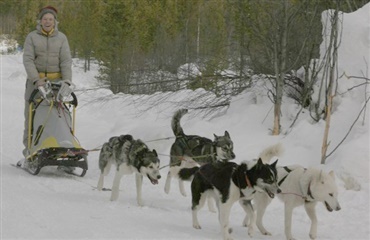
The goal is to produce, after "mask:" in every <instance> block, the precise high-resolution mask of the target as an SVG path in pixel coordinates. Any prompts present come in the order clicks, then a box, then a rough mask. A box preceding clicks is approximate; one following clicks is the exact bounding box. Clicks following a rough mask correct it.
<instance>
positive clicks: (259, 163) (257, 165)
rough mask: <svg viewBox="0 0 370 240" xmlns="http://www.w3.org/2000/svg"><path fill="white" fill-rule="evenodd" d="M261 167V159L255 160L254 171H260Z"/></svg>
mask: <svg viewBox="0 0 370 240" xmlns="http://www.w3.org/2000/svg"><path fill="white" fill-rule="evenodd" d="M262 165H263V162H262V159H261V158H259V159H258V160H257V164H256V169H257V170H258V169H260V168H261V167H262Z"/></svg>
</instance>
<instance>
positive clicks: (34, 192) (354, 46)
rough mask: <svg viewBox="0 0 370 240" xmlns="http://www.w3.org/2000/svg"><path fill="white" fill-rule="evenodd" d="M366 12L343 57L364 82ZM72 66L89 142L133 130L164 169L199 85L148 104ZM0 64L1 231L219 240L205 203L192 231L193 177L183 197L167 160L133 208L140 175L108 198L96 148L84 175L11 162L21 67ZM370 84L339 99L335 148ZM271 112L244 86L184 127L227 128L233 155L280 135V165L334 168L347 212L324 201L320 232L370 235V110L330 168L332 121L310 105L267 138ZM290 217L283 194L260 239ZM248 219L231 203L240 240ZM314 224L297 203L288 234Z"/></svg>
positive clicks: (288, 108) (343, 67) (349, 19)
mask: <svg viewBox="0 0 370 240" xmlns="http://www.w3.org/2000/svg"><path fill="white" fill-rule="evenodd" d="M369 11H370V4H367V5H366V6H365V7H364V8H362V9H360V10H359V11H357V12H356V13H352V14H345V16H344V34H343V41H342V45H341V47H340V51H339V58H340V62H339V64H340V71H346V73H347V75H357V76H363V75H365V76H367V77H368V78H369V74H368V72H367V71H368V67H369V65H368V64H369V60H370V59H369V54H370V24H369V23H370V19H369V14H368V13H369ZM364 19H365V20H364ZM365 33H366V34H365ZM365 60H366V61H365ZM74 63H75V64H74V67H73V76H74V82H75V83H76V85H77V88H78V90H79V91H76V93H77V94H78V97H79V101H80V106H79V107H78V109H77V126H76V129H77V132H76V135H77V137H78V139H79V140H80V142H81V144H82V146H84V147H85V148H86V149H93V148H96V147H100V146H101V145H102V144H103V143H104V142H105V141H107V140H108V139H109V138H110V137H111V136H116V135H120V134H132V135H133V136H134V137H135V138H139V139H142V140H143V141H146V142H147V144H148V146H149V147H150V148H155V149H156V150H157V152H158V153H160V154H161V164H162V166H164V165H166V164H168V162H169V157H168V154H169V149H170V146H171V144H172V141H173V139H168V140H158V139H162V138H167V137H172V136H173V134H172V131H171V128H170V121H171V117H172V114H173V112H174V111H175V110H176V109H177V107H178V106H177V105H176V101H178V99H182V98H185V97H188V96H189V95H192V94H194V95H195V94H196V93H197V92H193V91H182V92H179V93H176V94H168V93H167V94H158V98H163V97H166V98H168V99H167V101H165V102H163V103H161V104H155V105H153V103H152V102H151V101H152V100H150V101H149V100H148V99H147V98H146V97H137V96H129V95H123V94H121V95H112V93H111V92H110V91H108V90H102V89H101V90H96V91H83V90H84V89H89V88H92V87H94V86H96V84H97V83H96V81H95V80H94V76H95V75H96V74H97V71H96V70H94V71H91V72H88V73H84V72H83V70H82V68H81V67H80V66H81V64H80V63H79V61H77V60H75V62H74ZM354 63H356V64H354ZM0 67H1V79H0V80H1V229H0V238H1V239H221V235H220V228H219V225H218V220H217V214H216V213H210V212H208V210H207V209H206V208H204V209H203V210H202V211H200V213H199V221H200V224H201V225H202V229H201V230H196V229H194V228H193V227H192V221H191V210H190V187H189V185H190V184H189V183H187V184H186V189H187V191H188V196H187V197H183V196H181V195H180V193H179V191H178V187H177V183H176V182H175V181H173V182H172V189H171V192H170V194H169V195H167V194H165V193H164V190H163V188H164V182H165V181H164V180H165V177H166V174H167V171H168V169H167V168H163V169H162V170H161V174H162V179H161V180H160V183H159V185H155V186H153V185H151V183H150V182H149V181H144V186H143V190H144V192H143V199H144V203H145V206H144V207H138V206H137V204H136V193H135V181H134V176H133V175H132V176H125V177H124V178H123V179H122V183H121V192H120V197H119V199H118V201H116V202H111V201H109V198H110V192H98V191H96V190H95V189H94V187H95V186H96V184H97V181H98V177H99V170H98V154H99V152H90V154H89V170H88V172H87V174H86V176H85V177H84V178H79V177H74V176H69V175H65V174H63V173H61V172H59V171H57V170H56V169H55V168H53V167H50V168H43V169H42V170H41V172H40V174H39V175H38V176H32V175H30V174H28V173H27V172H24V171H22V170H19V169H16V168H15V167H13V166H11V164H14V163H16V162H17V161H18V160H19V159H21V157H22V155H21V150H22V143H21V142H22V141H21V136H22V131H23V107H24V101H23V93H24V85H25V79H26V74H25V71H24V68H23V65H22V55H21V54H19V55H1V62H0ZM360 82H361V80H354V79H351V80H349V79H345V78H342V79H341V80H340V82H339V83H340V86H341V89H347V88H348V87H349V86H354V85H357V84H359V83H360ZM362 82H363V80H362ZM365 92H366V94H367V96H368V95H369V91H368V90H366V88H365V86H362V87H361V88H356V89H355V90H353V91H351V92H348V93H345V94H343V95H341V96H338V97H337V98H336V99H335V100H336V104H337V105H336V108H335V112H334V113H333V116H332V124H331V131H330V147H329V151H331V150H332V149H333V148H334V147H335V146H337V145H338V144H339V142H340V141H341V140H342V139H343V138H344V137H345V135H346V134H347V132H348V130H349V129H350V127H351V125H352V124H353V122H354V120H355V119H356V117H357V115H358V113H359V112H360V110H361V108H362V107H363V104H364V100H365ZM102 98H104V99H105V100H104V101H102V100H100V99H102ZM190 107H191V106H190ZM271 108H272V104H271V102H270V101H269V100H268V98H267V97H266V93H264V92H261V93H258V94H257V95H256V92H255V93H244V94H241V95H239V96H237V97H235V98H234V99H233V101H232V104H231V107H230V108H229V109H228V110H227V112H226V114H224V115H222V116H219V117H215V118H212V119H211V120H206V119H203V118H200V117H199V116H197V111H195V110H194V111H190V113H189V114H188V115H186V116H184V118H183V121H182V126H183V128H184V130H185V132H186V133H188V134H197V135H201V136H205V137H209V138H213V133H215V134H217V135H221V134H223V133H224V131H225V130H228V131H229V133H230V134H231V137H232V139H233V141H234V150H235V153H236V155H237V158H236V160H235V161H236V162H240V161H242V160H248V159H252V158H255V157H256V156H257V155H258V153H259V152H260V151H261V150H263V149H264V148H265V147H267V146H269V145H271V144H274V143H277V142H282V143H283V145H284V147H285V154H284V156H283V157H282V158H280V160H279V164H280V165H288V164H301V165H303V166H316V167H318V168H323V169H324V170H325V171H329V170H334V171H335V172H336V175H337V184H338V187H339V201H340V204H341V207H342V210H341V211H338V212H332V213H329V212H328V211H327V210H326V209H325V207H324V206H323V205H322V204H318V205H317V215H318V219H319V227H318V239H335V240H337V239H343V240H346V239H358V240H365V239H369V237H370V229H369V228H370V221H369V220H370V219H369V213H370V209H369V199H370V197H369V180H370V177H369V161H370V157H369V147H370V145H369V114H368V113H369V112H370V109H369V107H367V111H366V115H365V116H364V115H361V118H360V120H359V121H358V122H357V123H356V124H355V125H354V127H353V129H352V131H351V133H350V134H349V135H348V137H347V138H346V139H345V141H344V143H343V144H342V145H341V146H340V148H339V149H338V150H337V151H336V152H335V153H334V154H333V155H332V156H331V157H330V158H328V160H327V164H326V165H325V166H320V165H319V163H320V152H321V144H322V137H323V132H324V131H323V129H324V126H325V123H324V122H323V121H321V122H319V123H313V122H312V121H311V119H310V117H309V115H308V113H304V114H302V115H301V117H300V119H299V120H298V123H297V124H296V125H295V127H294V129H293V130H292V131H291V132H290V133H289V134H287V135H280V136H275V137H274V136H271V135H270V128H271V127H272V118H273V116H272V112H271V111H270V110H271ZM297 110H298V108H297V106H296V105H294V104H293V103H291V101H289V100H287V99H285V101H284V107H283V119H282V127H283V130H287V128H288V127H289V125H290V123H291V121H292V120H293V118H294V116H295V113H296V111H297ZM151 140H157V141H151ZM112 175H113V173H112V174H111V175H110V176H109V177H108V178H107V179H106V187H111V183H112ZM342 179H347V180H346V183H347V184H348V182H349V181H350V180H351V181H352V183H353V189H352V190H347V189H346V188H345V182H344V181H343V180H342ZM283 216H284V214H283V204H282V203H281V202H280V201H279V200H277V199H276V200H274V201H273V202H272V204H271V205H270V206H269V208H268V209H267V212H266V214H265V219H264V223H265V226H266V228H267V229H268V230H269V231H270V232H272V233H273V236H263V235H261V234H260V233H259V232H258V231H256V233H255V236H254V239H284V238H285V236H284V224H283V221H284V217H283ZM243 218H244V213H243V210H242V209H241V207H240V206H239V205H238V204H237V203H236V204H235V205H234V207H233V208H232V213H231V218H230V225H231V226H232V227H233V230H234V231H233V234H232V235H233V237H234V238H235V239H249V238H250V237H249V236H248V235H247V231H246V229H245V228H243V227H242V226H241V223H242V220H243ZM309 225H310V222H309V219H308V217H307V215H306V214H305V212H304V209H303V208H302V207H300V208H297V209H295V211H294V215H293V235H294V236H295V237H296V238H297V239H309V237H308V231H309Z"/></svg>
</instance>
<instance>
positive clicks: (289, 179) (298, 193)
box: [244, 165, 341, 240]
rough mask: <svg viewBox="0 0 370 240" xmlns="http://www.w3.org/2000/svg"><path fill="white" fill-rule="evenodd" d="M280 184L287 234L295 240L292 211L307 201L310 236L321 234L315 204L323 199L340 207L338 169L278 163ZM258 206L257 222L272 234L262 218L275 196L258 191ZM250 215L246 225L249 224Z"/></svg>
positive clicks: (332, 207) (266, 232)
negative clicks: (337, 183)
mask: <svg viewBox="0 0 370 240" xmlns="http://www.w3.org/2000/svg"><path fill="white" fill-rule="evenodd" d="M277 174H278V185H279V187H280V189H281V193H280V194H277V196H278V198H279V199H280V200H282V201H283V202H284V206H285V207H284V208H285V236H286V239H288V240H293V239H294V238H293V236H292V213H293V209H294V208H295V207H298V206H301V205H304V207H305V210H306V213H307V215H308V217H309V218H310V220H311V228H310V233H309V236H310V238H311V239H315V238H316V235H317V217H316V210H315V206H316V204H317V202H322V203H324V205H325V206H326V209H327V210H328V211H329V212H332V211H333V210H335V211H339V210H340V209H341V208H340V205H339V202H338V199H337V197H338V190H337V185H336V183H335V176H334V172H333V171H331V172H330V173H326V172H324V171H322V170H320V169H316V168H304V167H302V166H299V165H293V166H285V167H281V166H280V167H277ZM254 199H255V207H256V211H257V219H256V225H257V227H258V229H259V230H260V231H261V233H262V234H264V235H271V233H269V232H268V231H267V230H266V229H265V228H264V226H263V224H262V218H263V215H264V213H265V210H266V208H267V206H268V205H269V204H270V202H271V198H269V197H268V195H267V194H265V193H261V192H256V196H255V198H254ZM247 219H248V218H247V217H246V219H245V220H244V225H246V224H247Z"/></svg>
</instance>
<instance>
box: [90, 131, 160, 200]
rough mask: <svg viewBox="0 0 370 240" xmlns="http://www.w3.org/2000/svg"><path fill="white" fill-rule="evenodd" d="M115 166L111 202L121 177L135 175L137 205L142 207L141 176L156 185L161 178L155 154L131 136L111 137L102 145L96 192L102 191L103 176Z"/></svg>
mask: <svg viewBox="0 0 370 240" xmlns="http://www.w3.org/2000/svg"><path fill="white" fill-rule="evenodd" d="M112 164H114V165H116V174H115V176H114V180H113V187H112V195H111V198H110V199H111V200H112V201H115V200H117V199H118V195H119V185H120V182H121V178H122V177H123V175H128V174H133V173H135V175H136V194H137V203H138V205H139V206H142V205H143V201H142V194H141V193H142V183H143V176H146V177H148V178H149V180H150V182H151V183H152V184H158V180H159V179H160V178H161V175H160V173H159V164H160V161H159V159H158V155H157V152H156V151H155V150H152V151H150V150H149V148H148V147H147V145H145V144H144V143H143V142H142V141H141V140H139V139H138V140H135V139H133V137H132V136H131V135H121V136H117V137H112V138H110V139H109V141H108V142H106V143H104V144H103V147H102V149H101V151H100V156H99V168H100V171H101V173H100V178H99V182H98V187H97V188H98V190H102V189H103V185H104V176H106V175H108V173H109V171H110V168H111V165H112Z"/></svg>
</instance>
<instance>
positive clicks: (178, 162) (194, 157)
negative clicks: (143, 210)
mask: <svg viewBox="0 0 370 240" xmlns="http://www.w3.org/2000/svg"><path fill="white" fill-rule="evenodd" d="M187 112H188V110H187V109H180V110H178V111H177V112H176V113H175V114H174V116H173V118H172V123H171V127H172V130H173V133H174V134H175V136H176V140H175V142H174V143H173V144H172V146H171V152H170V155H171V156H170V167H169V171H168V174H167V179H166V184H165V188H164V190H165V192H166V193H169V192H170V187H171V179H172V177H175V178H178V179H179V188H180V192H181V194H182V195H183V196H186V192H185V189H184V183H183V181H184V180H188V181H190V180H191V179H192V177H193V175H194V173H195V172H196V171H197V170H198V169H199V167H200V166H201V165H202V164H205V163H212V162H216V161H229V160H232V159H234V158H235V154H234V152H233V147H234V146H233V142H232V140H231V138H230V134H229V133H228V132H227V131H225V133H224V136H217V135H216V134H214V137H215V138H214V140H213V141H212V140H210V139H208V138H205V137H200V136H198V135H186V134H185V133H184V131H183V129H182V127H181V125H180V120H181V118H182V116H184V115H185V114H186V113H187Z"/></svg>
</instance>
